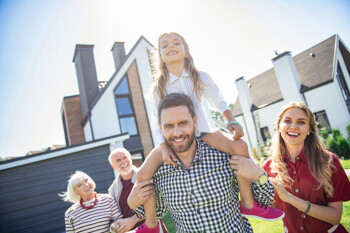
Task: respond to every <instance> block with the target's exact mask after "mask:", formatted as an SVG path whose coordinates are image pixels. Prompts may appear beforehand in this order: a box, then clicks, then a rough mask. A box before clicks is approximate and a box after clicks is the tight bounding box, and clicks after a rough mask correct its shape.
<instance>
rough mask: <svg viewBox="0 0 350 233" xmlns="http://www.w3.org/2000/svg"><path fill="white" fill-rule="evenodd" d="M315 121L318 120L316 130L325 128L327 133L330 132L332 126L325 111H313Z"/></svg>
mask: <svg viewBox="0 0 350 233" xmlns="http://www.w3.org/2000/svg"><path fill="white" fill-rule="evenodd" d="M314 114H315V117H316V121H317V122H318V125H317V128H318V131H322V130H327V131H328V133H331V132H332V128H331V126H330V124H329V121H328V117H327V114H326V111H324V110H323V111H320V112H315V113H314Z"/></svg>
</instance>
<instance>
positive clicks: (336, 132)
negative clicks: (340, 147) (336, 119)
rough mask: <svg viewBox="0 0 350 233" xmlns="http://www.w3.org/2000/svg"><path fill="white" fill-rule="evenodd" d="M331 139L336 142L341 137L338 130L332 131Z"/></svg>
mask: <svg viewBox="0 0 350 233" xmlns="http://www.w3.org/2000/svg"><path fill="white" fill-rule="evenodd" d="M332 136H333V138H334V139H335V140H336V141H338V138H340V137H343V135H342V134H341V132H340V130H339V129H332Z"/></svg>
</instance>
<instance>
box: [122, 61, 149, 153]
mask: <svg viewBox="0 0 350 233" xmlns="http://www.w3.org/2000/svg"><path fill="white" fill-rule="evenodd" d="M127 77H128V81H129V85H130V91H131V98H132V102H133V105H134V110H135V116H136V124H137V128H138V130H139V134H140V137H141V142H142V147H143V148H144V151H143V153H144V156H145V158H146V157H147V155H148V154H149V152H151V150H152V149H153V141H152V135H151V131H150V126H149V121H148V117H147V112H146V107H145V102H144V95H143V93H142V89H141V83H140V77H139V74H138V71H137V65H136V61H134V62H133V63H132V64H131V66H130V68H129V69H128V71H127Z"/></svg>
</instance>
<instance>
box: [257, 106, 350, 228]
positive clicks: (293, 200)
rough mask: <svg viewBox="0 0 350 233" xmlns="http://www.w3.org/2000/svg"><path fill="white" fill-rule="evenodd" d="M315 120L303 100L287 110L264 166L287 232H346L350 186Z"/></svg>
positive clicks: (280, 117)
mask: <svg viewBox="0 0 350 233" xmlns="http://www.w3.org/2000/svg"><path fill="white" fill-rule="evenodd" d="M316 126H317V123H316V121H315V116H314V115H313V113H312V112H311V111H310V109H309V108H308V107H307V106H306V105H305V104H304V103H301V102H291V103H289V104H287V105H285V106H283V107H282V108H281V110H280V112H279V114H278V116H277V120H276V122H275V135H274V142H273V145H272V147H271V152H270V158H269V159H268V160H267V161H266V162H265V163H264V165H263V168H264V169H265V170H266V172H267V173H268V175H269V177H271V178H270V180H271V182H272V184H273V185H274V187H275V190H276V192H275V202H276V205H277V207H278V208H279V209H281V210H283V211H284V213H285V215H286V217H285V218H284V219H283V223H284V230H285V232H347V231H346V230H345V228H344V227H343V226H342V225H341V224H340V220H341V216H342V210H343V201H348V200H350V182H349V180H348V178H347V176H346V174H345V171H344V169H343V168H342V166H341V164H340V162H339V160H338V158H337V157H336V156H335V155H334V154H332V153H330V152H329V151H326V150H324V149H323V148H322V146H321V144H320V140H319V138H318V135H317V130H316Z"/></svg>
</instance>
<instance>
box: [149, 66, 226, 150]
mask: <svg viewBox="0 0 350 233" xmlns="http://www.w3.org/2000/svg"><path fill="white" fill-rule="evenodd" d="M200 81H201V89H202V96H201V100H200V99H198V97H197V94H196V92H195V90H194V85H193V81H192V80H191V79H190V77H189V76H188V74H187V72H186V70H184V71H183V72H182V75H181V77H176V76H175V75H173V74H171V73H170V74H169V81H168V83H167V84H166V87H165V88H166V91H167V94H171V93H180V94H185V95H187V96H189V97H190V98H191V99H192V102H193V105H194V110H195V114H196V116H197V127H196V135H197V136H199V134H200V133H202V132H203V133H212V132H214V131H216V130H217V128H215V126H214V123H213V121H212V120H211V118H210V117H208V116H210V111H209V109H208V106H207V101H208V102H209V104H210V106H211V107H212V108H215V109H216V110H217V111H219V112H221V113H223V112H224V111H226V110H229V109H230V108H229V107H228V105H227V103H226V102H225V100H224V97H223V95H222V93H221V91H220V89H219V88H218V86H217V85H216V83H215V82H214V81H213V80H212V79H211V77H210V76H209V75H208V74H206V73H204V72H200ZM152 102H153V116H152V126H151V127H152V131H154V136H155V138H154V140H155V144H156V145H158V144H160V143H162V142H164V138H163V135H162V132H161V131H160V129H159V126H158V105H159V102H160V100H159V97H158V95H157V92H156V91H153V99H152Z"/></svg>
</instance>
